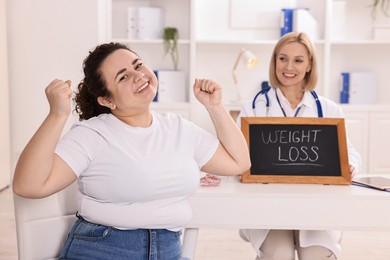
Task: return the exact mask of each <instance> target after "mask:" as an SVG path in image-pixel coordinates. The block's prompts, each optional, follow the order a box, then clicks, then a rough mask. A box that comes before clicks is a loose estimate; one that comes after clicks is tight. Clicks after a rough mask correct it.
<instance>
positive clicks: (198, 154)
mask: <svg viewBox="0 0 390 260" xmlns="http://www.w3.org/2000/svg"><path fill="white" fill-rule="evenodd" d="M152 115H153V122H152V124H151V126H150V127H148V128H140V127H132V126H129V125H127V124H125V123H123V122H122V121H120V120H119V119H117V118H116V117H115V116H113V115H112V114H103V115H100V116H98V117H95V118H91V119H89V120H86V121H82V122H79V123H76V124H75V125H74V126H73V127H72V128H71V130H70V131H69V132H68V133H67V134H66V135H64V137H63V138H61V140H60V142H59V144H58V145H57V148H56V154H58V155H59V156H60V157H61V158H62V159H63V160H64V161H65V162H66V163H67V164H68V165H69V166H70V167H71V168H72V169H73V171H74V173H75V174H76V175H77V176H78V182H79V191H78V197H77V199H78V212H79V214H80V215H81V216H83V218H85V219H86V220H88V221H90V222H93V223H99V224H103V225H107V226H114V227H117V228H122V229H137V228H151V229H152V228H153V229H169V230H173V231H177V230H180V229H182V228H183V227H184V226H185V225H186V224H187V223H188V222H189V221H190V219H191V216H192V213H191V208H190V205H189V203H188V201H187V198H188V197H189V196H190V195H192V194H193V193H194V192H195V191H196V189H197V188H198V186H199V176H200V168H201V167H202V166H203V165H204V164H206V163H207V162H208V161H209V160H210V159H211V157H212V156H213V155H214V153H215V152H216V150H217V147H218V145H219V141H218V139H217V138H216V137H215V136H214V135H212V134H210V133H208V132H206V131H205V130H203V129H201V128H199V127H198V126H196V125H195V124H193V123H192V122H189V121H187V120H185V119H183V118H182V117H180V116H179V115H176V114H170V113H167V114H164V115H160V114H157V113H152Z"/></svg>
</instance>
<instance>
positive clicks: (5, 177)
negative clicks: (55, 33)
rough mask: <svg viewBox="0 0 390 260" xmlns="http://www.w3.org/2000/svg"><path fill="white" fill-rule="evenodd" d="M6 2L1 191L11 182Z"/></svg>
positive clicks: (1, 23) (0, 71) (0, 18)
mask: <svg viewBox="0 0 390 260" xmlns="http://www.w3.org/2000/svg"><path fill="white" fill-rule="evenodd" d="M5 9H6V2H5V0H0V57H1V58H0V120H1V121H0V122H1V123H0V190H1V189H2V188H4V187H6V186H7V185H8V184H9V182H10V172H11V169H10V142H9V138H10V133H9V99H8V64H7V23H6V12H5Z"/></svg>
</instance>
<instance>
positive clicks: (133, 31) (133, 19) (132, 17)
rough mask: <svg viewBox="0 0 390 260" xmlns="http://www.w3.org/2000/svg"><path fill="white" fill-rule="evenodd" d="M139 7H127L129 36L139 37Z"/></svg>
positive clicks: (130, 37)
mask: <svg viewBox="0 0 390 260" xmlns="http://www.w3.org/2000/svg"><path fill="white" fill-rule="evenodd" d="M137 17H138V15H137V7H128V8H127V38H128V39H138V18H137Z"/></svg>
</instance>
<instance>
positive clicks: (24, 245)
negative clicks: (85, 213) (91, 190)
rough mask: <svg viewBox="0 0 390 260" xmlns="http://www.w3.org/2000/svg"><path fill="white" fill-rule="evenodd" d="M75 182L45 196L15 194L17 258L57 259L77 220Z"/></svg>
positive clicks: (30, 259)
mask: <svg viewBox="0 0 390 260" xmlns="http://www.w3.org/2000/svg"><path fill="white" fill-rule="evenodd" d="M76 188H77V184H76V183H75V184H72V185H71V186H70V187H68V188H66V189H64V190H62V191H60V192H59V193H56V194H54V195H52V196H50V197H47V198H44V199H25V198H21V197H19V196H17V195H14V209H15V222H16V233H17V243H18V256H19V260H43V259H45V260H46V259H57V258H58V255H59V253H60V251H61V249H62V247H63V245H64V242H65V239H66V237H67V234H68V232H69V231H70V229H71V226H72V225H73V224H74V222H75V220H76V215H75V214H76V201H75V190H76Z"/></svg>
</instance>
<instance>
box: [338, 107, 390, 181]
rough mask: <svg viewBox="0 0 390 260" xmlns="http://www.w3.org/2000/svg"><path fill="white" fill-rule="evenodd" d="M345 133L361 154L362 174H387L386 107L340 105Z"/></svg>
mask: <svg viewBox="0 0 390 260" xmlns="http://www.w3.org/2000/svg"><path fill="white" fill-rule="evenodd" d="M343 110H344V112H345V117H346V125H347V131H348V136H349V138H350V140H351V142H352V144H353V145H354V147H355V148H356V150H357V151H358V152H359V153H360V155H361V156H362V169H361V172H362V173H369V174H389V175H390V160H389V154H390V138H389V133H390V108H389V107H378V106H345V105H344V106H343Z"/></svg>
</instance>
